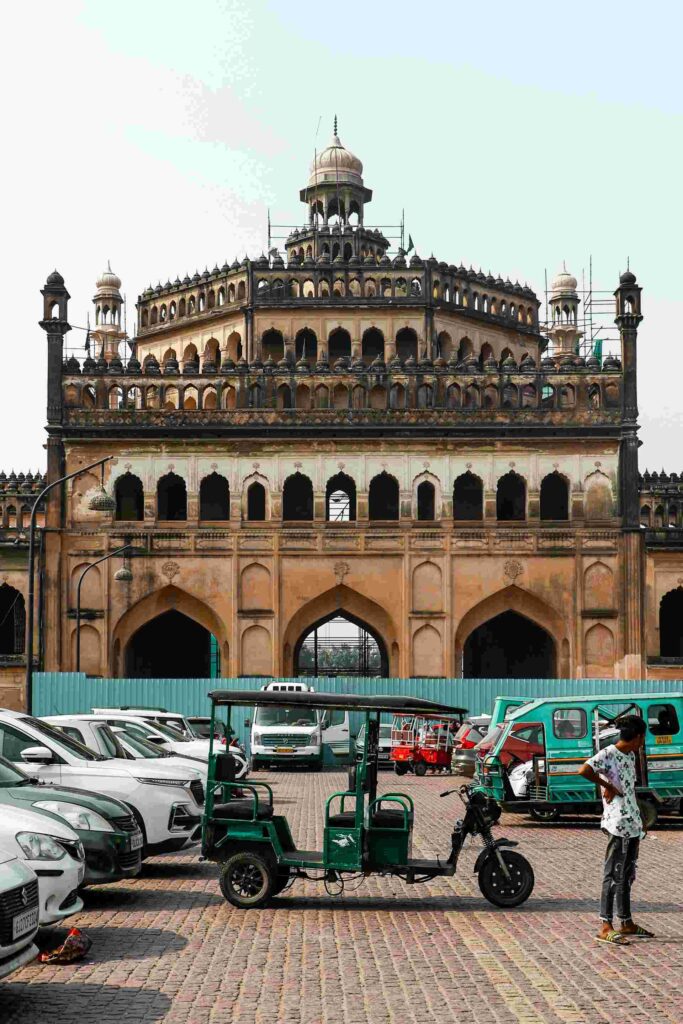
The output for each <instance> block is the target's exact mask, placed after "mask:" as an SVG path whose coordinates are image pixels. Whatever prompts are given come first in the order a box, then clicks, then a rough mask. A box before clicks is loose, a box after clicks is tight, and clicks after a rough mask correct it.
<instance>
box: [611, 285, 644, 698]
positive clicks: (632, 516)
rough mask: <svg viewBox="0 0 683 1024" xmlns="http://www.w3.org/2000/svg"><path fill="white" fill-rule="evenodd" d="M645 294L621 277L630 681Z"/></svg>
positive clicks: (636, 630)
mask: <svg viewBox="0 0 683 1024" xmlns="http://www.w3.org/2000/svg"><path fill="white" fill-rule="evenodd" d="M640 296H641V289H640V288H639V287H638V283H637V281H636V276H635V274H633V273H632V272H631V271H630V270H628V269H627V270H626V271H625V272H624V273H623V274H622V275H621V277H620V278H619V287H618V288H617V290H616V291H615V293H614V297H615V299H616V316H615V318H614V319H615V323H616V324H617V326H618V328H619V334H620V337H621V359H622V373H623V379H622V398H621V414H622V415H621V444H620V449H619V499H620V501H619V503H620V506H621V508H620V511H621V522H622V530H623V531H624V589H623V598H624V609H625V616H624V627H625V628H624V671H623V676H624V677H625V678H626V679H633V678H636V679H638V678H643V675H644V672H645V668H644V665H643V649H644V646H643V625H642V620H643V615H642V600H641V594H642V571H643V570H642V543H643V535H642V531H641V529H640V509H639V501H638V448H639V446H640V442H639V440H638V384H637V358H636V357H637V341H638V325H639V324H640V321H641V320H642V319H643V317H642V314H641V311H640V309H641V306H640Z"/></svg>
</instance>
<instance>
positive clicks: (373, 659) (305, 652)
mask: <svg viewBox="0 0 683 1024" xmlns="http://www.w3.org/2000/svg"><path fill="white" fill-rule="evenodd" d="M388 666H389V659H388V657H387V649H386V647H385V645H384V641H383V640H382V638H381V636H379V634H377V633H375V632H374V630H372V629H371V628H370V627H369V626H368V624H367V623H366V622H363V621H362V620H361V619H357V618H356V616H355V615H351V614H350V613H349V612H346V611H337V612H332V613H331V614H330V615H326V616H325V617H324V618H322V619H320V620H319V621H318V622H314V623H312V625H311V626H310V627H309V628H308V629H306V630H304V632H303V633H302V634H301V636H300V637H299V639H298V640H297V642H296V644H295V645H294V663H293V673H294V675H295V676H297V677H300V676H312V677H314V678H317V677H318V676H358V677H360V678H367V677H369V676H376V677H378V678H380V677H383V676H384V677H386V675H387V673H388Z"/></svg>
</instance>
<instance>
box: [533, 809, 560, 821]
mask: <svg viewBox="0 0 683 1024" xmlns="http://www.w3.org/2000/svg"><path fill="white" fill-rule="evenodd" d="M529 814H530V816H531V817H532V818H533V819H534V821H540V822H544V823H545V824H547V823H548V822H549V821H559V820H560V808H559V807H537V806H535V805H532V806H531V807H530V808H529Z"/></svg>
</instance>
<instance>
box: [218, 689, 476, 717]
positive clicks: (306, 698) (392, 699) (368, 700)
mask: <svg viewBox="0 0 683 1024" xmlns="http://www.w3.org/2000/svg"><path fill="white" fill-rule="evenodd" d="M208 696H209V700H210V701H211V702H212V704H214V706H219V705H234V706H236V707H253V706H254V705H257V704H274V705H277V706H279V707H304V708H319V709H321V710H325V709H332V710H335V709H337V710H342V711H387V712H390V713H391V714H399V715H406V714H407V715H422V716H427V717H432V716H439V715H465V714H467V708H457V707H452V706H451V705H450V704H439V703H438V702H437V701H433V700H425V699H424V698H423V697H408V696H405V697H400V696H398V697H397V696H390V695H388V694H378V695H374V696H363V695H362V694H359V693H315V692H311V691H310V690H309V691H308V692H303V691H286V690H211V691H210V693H209V695H208Z"/></svg>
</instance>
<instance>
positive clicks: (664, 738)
mask: <svg viewBox="0 0 683 1024" xmlns="http://www.w3.org/2000/svg"><path fill="white" fill-rule="evenodd" d="M672 742H673V737H672V736H655V743H657V744H665V743H672Z"/></svg>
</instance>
